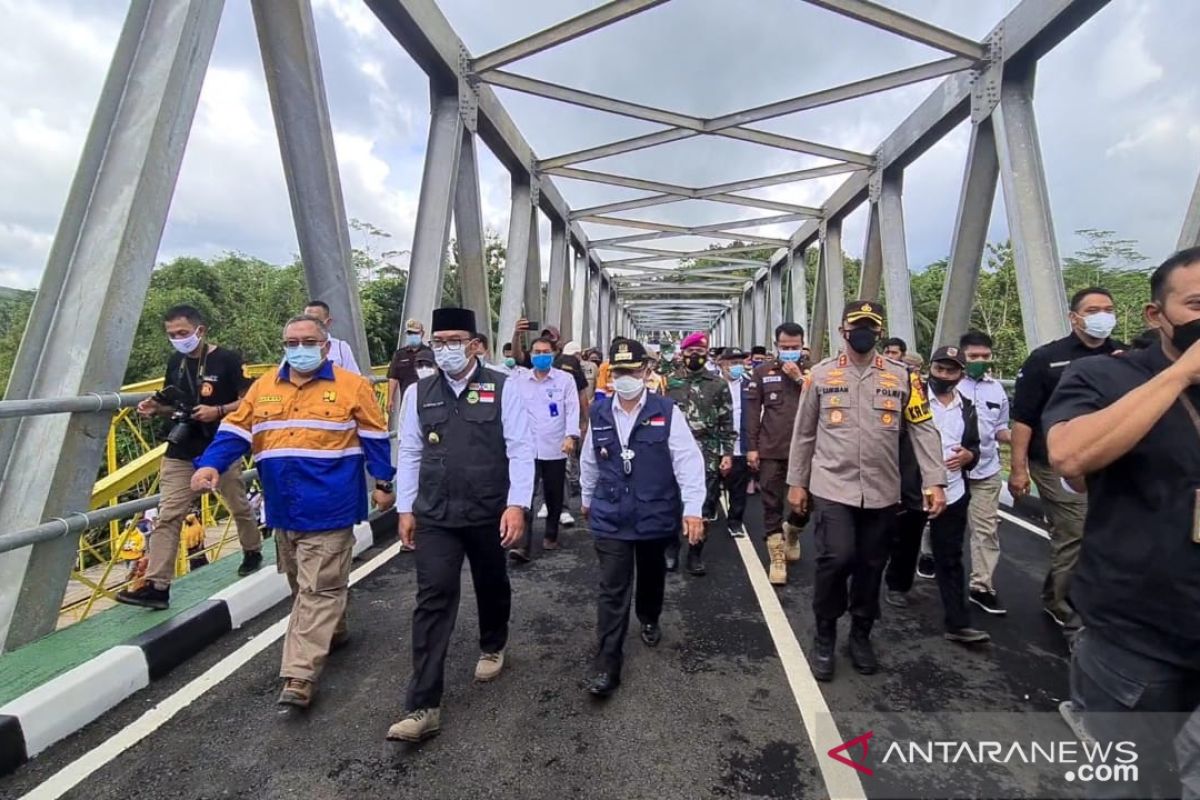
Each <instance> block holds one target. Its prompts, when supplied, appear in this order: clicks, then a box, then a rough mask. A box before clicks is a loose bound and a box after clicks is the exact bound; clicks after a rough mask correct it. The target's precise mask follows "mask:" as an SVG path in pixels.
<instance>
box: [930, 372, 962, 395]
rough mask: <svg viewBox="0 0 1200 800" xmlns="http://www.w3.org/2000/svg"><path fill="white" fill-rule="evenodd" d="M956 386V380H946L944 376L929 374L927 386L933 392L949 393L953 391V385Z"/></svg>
mask: <svg viewBox="0 0 1200 800" xmlns="http://www.w3.org/2000/svg"><path fill="white" fill-rule="evenodd" d="M955 386H958V381H956V380H955V381H948V380H946V379H945V378H938V377H935V376H933V375H930V376H929V388H930V389H931V390H933V393H934V394H950V392H953V391H954V387H955Z"/></svg>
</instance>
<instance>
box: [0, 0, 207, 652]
mask: <svg viewBox="0 0 1200 800" xmlns="http://www.w3.org/2000/svg"><path fill="white" fill-rule="evenodd" d="M222 6H223V3H222V2H220V0H212V1H211V2H210V1H209V0H193V1H192V2H155V1H154V0H138V1H137V2H134V3H132V4H131V5H130V8H129V12H128V14H127V15H126V18H125V23H124V26H123V27H122V29H121V34H120V37H119V39H118V40H117V45H116V49H115V51H114V53H113V58H112V62H111V65H110V67H109V71H108V75H107V77H106V78H105V81H104V86H103V88H102V89H101V93H100V99H99V101H98V103H97V105H96V113H95V116H94V117H93V119H92V125H91V128H90V130H89V131H88V135H87V139H86V140H85V142H84V146H83V153H82V155H81V158H80V162H79V167H78V169H77V170H76V173H75V178H74V180H73V181H72V184H71V189H70V192H69V194H68V196H67V202H66V206H65V208H64V210H63V216H62V219H61V220H60V222H59V227H58V231H57V233H56V234H55V238H54V243H53V245H52V246H51V248H50V255H49V257H48V259H47V263H46V271H45V273H44V274H43V276H42V282H41V287H40V288H39V290H38V293H37V297H36V299H35V300H34V304H33V309H32V311H31V312H30V317H29V322H28V324H27V326H26V329H25V336H24V337H23V339H22V340H21V346H20V349H19V351H18V353H17V358H16V361H15V363H14V365H13V370H12V375H11V378H10V382H9V385H8V389H7V393H6V395H5V397H6V399H8V400H24V399H30V398H39V397H75V396H79V395H84V394H88V393H89V392H101V391H112V389H113V387H116V386H119V385H120V384H121V381H122V379H123V377H124V373H125V367H126V365H127V363H128V361H129V352H130V348H131V346H132V343H133V336H134V332H135V331H136V329H137V324H138V319H139V317H140V316H141V311H142V306H143V304H144V302H145V298H146V290H147V288H148V287H149V285H150V274H151V272H152V271H153V269H154V260H155V256H156V255H157V253H158V246H159V243H160V241H161V239H162V232H163V227H164V225H165V224H166V219H167V211H168V208H169V206H170V202H171V195H172V193H173V192H174V189H175V182H176V179H177V178H178V175H179V166H180V164H181V162H182V160H183V151H184V147H185V146H186V144H187V139H188V133H189V131H190V130H191V126H192V119H193V117H194V115H195V112H196V105H197V102H198V101H199V98H200V86H201V84H202V82H203V80H204V73H205V69H206V67H207V66H208V61H209V57H210V56H211V54H212V47H213V42H214V40H215V38H216V34H217V26H218V23H219V21H220V16H221V10H222ZM110 417H111V412H103V413H95V414H70V415H67V414H57V415H52V416H39V417H28V418H23V419H20V420H12V421H6V422H5V423H4V424H3V436H0V445H2V446H0V453H2V454H3V455H0V458H4V459H5V460H4V469H3V475H2V476H0V477H2V479H0V520H3V521H4V526H5V529H6V530H9V531H13V530H20V529H23V528H29V527H33V526H35V525H38V524H39V523H41V522H43V521H44V520H48V519H53V518H55V517H66V516H68V515H69V514H70V513H71V512H73V511H79V510H83V509H86V508H88V506H89V503H90V498H91V493H92V484H93V482H94V481H95V479H96V470H97V468H98V467H99V464H100V457H101V454H102V451H103V448H104V442H105V440H106V437H107V433H108V428H109V419H110ZM0 535H3V534H2V533H0ZM77 545H78V540H77V539H76V538H73V537H70V536H63V537H60V538H58V539H55V540H53V541H47V542H42V543H39V544H36V545H33V546H32V547H25V548H22V549H20V550H14V551H11V552H7V553H4V554H3V555H0V650H11V649H13V648H15V647H18V646H20V645H22V644H25V643H27V642H30V641H32V640H34V639H36V638H38V637H39V636H42V635H43V634H46V633H49V632H50V631H52V630H54V627H55V623H56V622H57V620H58V613H59V606H60V604H61V602H62V598H63V593H64V591H65V590H66V586H67V580H68V578H69V576H70V572H71V565H72V563H74V561H75V551H76V547H77Z"/></svg>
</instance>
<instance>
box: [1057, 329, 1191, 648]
mask: <svg viewBox="0 0 1200 800" xmlns="http://www.w3.org/2000/svg"><path fill="white" fill-rule="evenodd" d="M1169 363H1170V362H1169V361H1168V360H1167V357H1166V356H1165V355H1164V354H1163V352H1162V349H1161V348H1160V347H1159V346H1158V345H1154V346H1153V347H1151V348H1149V349H1147V350H1135V351H1132V352H1128V353H1123V354H1121V355H1119V356H1113V357H1109V358H1096V359H1085V360H1083V361H1081V362H1080V363H1078V364H1075V365H1073V366H1072V367H1071V368H1070V369H1068V370H1067V372H1066V375H1065V376H1064V377H1063V379H1062V382H1061V383H1060V384H1059V386H1058V389H1057V390H1056V391H1055V392H1054V396H1053V397H1052V398H1051V399H1050V403H1049V405H1048V406H1047V407H1046V413H1045V415H1044V416H1043V418H1042V423H1043V424H1044V425H1045V426H1046V429H1047V430H1049V429H1050V428H1051V427H1052V426H1054V425H1055V424H1056V423H1059V422H1064V421H1066V420H1069V419H1073V418H1074V417H1079V416H1083V415H1084V414H1089V413H1091V412H1093V411H1097V410H1099V409H1102V408H1105V407H1107V406H1109V405H1111V404H1112V403H1114V402H1116V401H1117V400H1118V399H1120V398H1121V397H1122V396H1124V395H1125V394H1127V393H1128V392H1130V391H1132V390H1133V389H1136V388H1137V387H1139V386H1141V385H1143V384H1144V383H1145V382H1146V381H1148V380H1150V378H1152V377H1153V376H1154V375H1156V374H1157V373H1159V372H1161V371H1162V370H1164V369H1166V368H1167V366H1168V365H1169ZM1187 396H1188V397H1189V398H1190V399H1191V400H1192V402H1193V403H1194V404H1195V405H1196V407H1197V408H1200V387H1198V386H1192V387H1191V388H1190V389H1188V392H1187ZM1087 485H1088V511H1087V521H1086V523H1085V525H1084V534H1083V547H1082V551H1081V553H1080V556H1079V565H1078V566H1077V567H1076V568H1075V572H1074V574H1073V576H1072V578H1071V602H1072V604H1073V605H1074V606H1075V608H1076V609H1078V611H1079V613H1080V615H1081V616H1082V617H1083V621H1084V623H1085V624H1086V625H1087V627H1088V628H1093V629H1095V630H1096V631H1097V632H1098V633H1100V634H1101V635H1103V636H1105V637H1106V638H1109V639H1111V640H1112V641H1114V642H1116V643H1118V644H1120V645H1122V646H1124V647H1127V648H1129V649H1131V650H1135V651H1137V652H1139V653H1143V654H1145V655H1147V656H1151V657H1153V658H1157V659H1159V660H1162V661H1167V662H1170V663H1172V664H1177V665H1181V666H1185V667H1188V668H1190V669H1200V544H1197V543H1196V542H1194V541H1192V526H1193V524H1194V518H1193V514H1194V513H1195V504H1196V502H1197V496H1196V492H1197V490H1198V489H1200V432H1198V431H1197V430H1196V426H1195V424H1194V423H1193V422H1192V419H1191V417H1190V416H1189V415H1188V413H1187V410H1186V408H1185V407H1184V404H1183V402H1182V401H1181V400H1180V401H1176V403H1175V404H1174V405H1173V406H1172V407H1171V408H1170V409H1169V410H1168V411H1167V413H1165V414H1164V415H1163V416H1162V417H1161V418H1160V419H1159V421H1158V422H1157V423H1155V425H1154V427H1152V428H1151V429H1150V432H1149V433H1148V434H1147V435H1146V437H1145V438H1144V439H1142V441H1140V442H1138V444H1137V445H1136V446H1135V447H1134V448H1133V449H1132V450H1130V451H1129V452H1128V453H1126V454H1125V455H1124V456H1122V457H1121V458H1119V459H1117V460H1116V461H1114V462H1113V463H1112V464H1110V465H1109V466H1108V467H1106V468H1104V469H1102V470H1100V471H1099V472H1097V473H1095V474H1093V475H1089V476H1088V479H1087Z"/></svg>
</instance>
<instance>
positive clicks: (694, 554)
mask: <svg viewBox="0 0 1200 800" xmlns="http://www.w3.org/2000/svg"><path fill="white" fill-rule="evenodd" d="M687 571H688V574H689V575H695V576H697V577H699V576H700V575H704V574H706V573H707V572H708V569H707V568H705V566H704V559H703V558H701V557H700V551H699V550H697V549H696V548H694V547H690V548H688V554H687Z"/></svg>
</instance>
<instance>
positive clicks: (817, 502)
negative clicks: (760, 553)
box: [812, 497, 896, 619]
mask: <svg viewBox="0 0 1200 800" xmlns="http://www.w3.org/2000/svg"><path fill="white" fill-rule="evenodd" d="M812 506H813V520H814V527H813V544H814V545H815V546H816V551H817V576H816V582H815V586H814V590H813V613H814V614H816V617H817V619H837V618H838V617H840V616H842V614H844V613H846V610H847V609H849V611H850V613H851V615H853V616H855V617H863V618H865V619H876V618H877V617H878V616H879V583H880V580H881V579H882V578H883V568H884V565H885V564H886V563H887V558H888V543H889V539H890V536H891V530H892V526H893V525H895V523H896V508H895V506H889V507H888V508H855V507H853V506H847V505H843V504H842V503H835V502H833V501H832V500H825V499H823V498H820V497H813V498H812ZM847 583H849V591H847Z"/></svg>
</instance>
